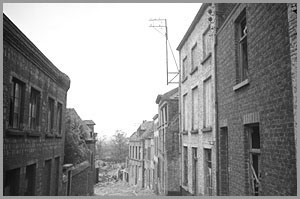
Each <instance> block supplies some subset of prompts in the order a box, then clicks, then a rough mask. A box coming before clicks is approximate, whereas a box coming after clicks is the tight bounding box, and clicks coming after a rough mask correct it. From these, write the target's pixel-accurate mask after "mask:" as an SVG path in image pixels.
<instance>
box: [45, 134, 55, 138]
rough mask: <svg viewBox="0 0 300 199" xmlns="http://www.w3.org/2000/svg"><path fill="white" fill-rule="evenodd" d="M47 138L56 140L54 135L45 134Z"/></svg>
mask: <svg viewBox="0 0 300 199" xmlns="http://www.w3.org/2000/svg"><path fill="white" fill-rule="evenodd" d="M45 137H46V138H54V137H55V135H54V134H51V133H46V134H45Z"/></svg>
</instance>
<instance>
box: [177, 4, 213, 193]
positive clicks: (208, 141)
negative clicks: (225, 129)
mask: <svg viewBox="0 0 300 199" xmlns="http://www.w3.org/2000/svg"><path fill="white" fill-rule="evenodd" d="M210 7H211V4H210V3H204V4H202V6H201V8H200V9H199V11H198V13H197V15H196V16H195V18H194V20H193V21H192V23H191V25H190V27H189V28H188V30H187V32H186V34H185V35H184V37H183V39H182V40H181V42H180V44H179V46H178V47H177V50H178V51H179V54H180V63H181V74H180V113H181V127H180V131H181V140H182V146H181V147H182V148H181V151H182V153H181V154H182V159H181V160H182V163H181V168H182V169H181V172H182V173H181V178H182V180H181V188H182V189H181V190H182V194H183V195H195V196H196V195H209V196H211V195H217V140H216V122H215V121H216V119H215V118H216V109H215V98H216V95H215V61H214V60H215V53H214V50H213V49H214V48H213V47H214V45H213V44H214V37H213V35H214V34H213V33H214V30H213V26H212V24H211V23H210V21H209V19H210V17H211V14H210V11H211V10H212V9H211V8H210Z"/></svg>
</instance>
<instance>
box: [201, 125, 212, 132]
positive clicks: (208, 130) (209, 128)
mask: <svg viewBox="0 0 300 199" xmlns="http://www.w3.org/2000/svg"><path fill="white" fill-rule="evenodd" d="M201 131H202V133H206V132H211V131H212V127H211V126H210V127H205V128H203V129H201Z"/></svg>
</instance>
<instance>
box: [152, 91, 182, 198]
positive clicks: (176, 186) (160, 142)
mask: <svg viewBox="0 0 300 199" xmlns="http://www.w3.org/2000/svg"><path fill="white" fill-rule="evenodd" d="M156 104H158V128H157V130H156V133H155V134H158V135H156V136H155V138H156V139H155V143H154V146H155V150H156V152H155V154H156V158H157V164H156V168H155V169H156V170H157V171H156V172H155V173H156V175H157V176H156V180H157V182H156V184H157V185H156V186H157V188H156V191H157V193H158V195H179V194H180V176H179V175H178V171H179V170H180V165H179V164H180V156H179V117H178V88H175V89H172V90H171V91H169V92H167V93H165V94H163V95H158V96H157V98H156Z"/></svg>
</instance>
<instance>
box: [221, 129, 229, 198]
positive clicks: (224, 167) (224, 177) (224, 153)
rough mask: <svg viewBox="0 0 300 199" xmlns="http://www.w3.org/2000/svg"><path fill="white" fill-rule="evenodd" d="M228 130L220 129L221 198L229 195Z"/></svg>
mask: <svg viewBox="0 0 300 199" xmlns="http://www.w3.org/2000/svg"><path fill="white" fill-rule="evenodd" d="M228 166H229V164H228V128H227V127H222V128H220V180H221V182H222V183H221V184H220V193H221V196H228V195H229V179H228V174H229V172H228Z"/></svg>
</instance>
